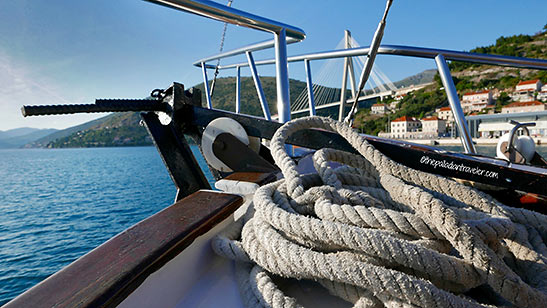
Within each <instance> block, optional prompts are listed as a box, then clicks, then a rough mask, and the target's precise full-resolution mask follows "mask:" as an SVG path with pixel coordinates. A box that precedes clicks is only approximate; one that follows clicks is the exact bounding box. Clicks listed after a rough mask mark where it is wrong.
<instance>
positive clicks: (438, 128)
mask: <svg viewBox="0 0 547 308" xmlns="http://www.w3.org/2000/svg"><path fill="white" fill-rule="evenodd" d="M420 121H421V122H422V132H424V133H433V134H437V135H438V134H444V133H445V132H446V121H445V120H443V119H439V117H436V116H432V117H427V118H423V119H421V120H420Z"/></svg>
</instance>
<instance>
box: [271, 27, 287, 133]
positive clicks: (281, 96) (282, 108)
mask: <svg viewBox="0 0 547 308" xmlns="http://www.w3.org/2000/svg"><path fill="white" fill-rule="evenodd" d="M274 48H275V78H276V84H277V114H278V119H279V122H280V123H285V122H288V121H289V120H290V119H291V101H290V94H289V68H288V62H287V36H286V32H285V29H281V31H279V33H276V34H275V45H274Z"/></svg>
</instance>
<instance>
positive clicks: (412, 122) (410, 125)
mask: <svg viewBox="0 0 547 308" xmlns="http://www.w3.org/2000/svg"><path fill="white" fill-rule="evenodd" d="M421 124H422V123H421V122H420V121H419V120H417V119H416V118H414V117H409V116H402V117H400V118H397V119H395V120H393V121H391V137H392V138H408V136H409V135H410V134H409V133H412V132H417V131H418V130H419V129H420V126H421Z"/></svg>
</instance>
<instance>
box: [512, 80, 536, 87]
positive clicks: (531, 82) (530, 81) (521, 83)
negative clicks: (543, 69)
mask: <svg viewBox="0 0 547 308" xmlns="http://www.w3.org/2000/svg"><path fill="white" fill-rule="evenodd" d="M538 81H539V79H534V80H526V81H521V82H519V83H518V84H517V86H523V85H525V84H535V83H537V82H538Z"/></svg>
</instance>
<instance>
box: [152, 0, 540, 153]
mask: <svg viewBox="0 0 547 308" xmlns="http://www.w3.org/2000/svg"><path fill="white" fill-rule="evenodd" d="M146 1H149V2H153V3H157V4H161V5H164V6H168V7H171V8H174V9H178V10H182V11H185V12H190V13H193V14H197V15H200V16H204V17H208V18H212V19H215V20H219V21H223V22H227V23H231V24H236V25H240V26H244V27H248V28H252V29H257V30H261V31H266V32H270V33H273V34H274V39H273V41H264V42H259V43H255V44H252V45H248V46H245V47H241V48H238V49H234V50H231V51H226V52H223V53H220V54H217V55H214V56H211V57H207V58H203V59H201V60H198V61H196V62H195V63H194V65H196V66H200V67H201V68H202V72H203V79H204V82H205V86H206V96H207V105H208V107H209V108H212V102H211V97H210V93H209V90H208V79H207V69H208V68H216V66H213V65H208V64H207V62H209V61H211V60H216V59H222V58H227V57H232V56H235V55H239V54H246V56H247V62H243V63H234V64H229V65H220V66H218V69H233V68H235V69H236V70H237V81H236V111H239V109H240V108H239V106H240V102H239V97H240V93H239V92H240V90H239V89H240V86H239V84H240V69H241V67H246V66H249V67H250V68H251V73H252V76H253V79H254V82H255V86H256V89H257V94H258V96H259V98H260V101H261V105H262V109H263V112H264V117H265V118H267V119H270V118H271V116H270V112H269V109H268V104H267V102H266V98H265V96H264V92H263V89H262V86H261V84H260V79H259V78H258V73H257V69H256V66H259V65H268V64H275V67H276V87H277V109H278V114H279V121H280V122H286V121H288V120H289V119H290V117H291V112H290V100H289V77H288V71H287V64H288V63H289V62H299V61H302V62H304V65H305V69H306V76H307V78H306V81H307V85H308V93H309V94H308V98H309V105H310V110H315V103H314V98H313V91H312V90H311V87H312V80H311V71H310V65H309V63H310V61H312V60H321V59H332V58H348V57H355V56H363V55H367V54H369V52H370V48H369V47H362V48H348V49H343V50H329V51H323V52H316V53H309V54H304V55H299V56H293V57H287V48H286V45H287V43H291V42H295V41H301V40H303V39H304V38H305V33H304V31H303V30H301V29H299V28H297V27H293V26H290V25H287V24H284V23H280V22H277V21H274V20H270V19H267V18H264V17H261V16H257V15H253V14H250V13H247V12H244V11H240V10H237V9H234V8H231V7H228V6H224V5H221V4H218V3H215V2H211V1H207V0H201V1H190V0H146ZM272 46H273V47H274V50H275V59H270V60H262V61H254V58H253V56H252V52H253V51H257V50H262V49H266V48H270V47H272ZM378 54H383V55H397V56H406V57H419V58H430V59H434V60H435V63H436V65H437V69H438V70H439V74H440V76H441V80H442V82H443V85H444V88H445V90H446V93H447V96H448V101H449V103H450V107H451V109H452V113H453V114H454V119H455V122H456V123H457V125H458V129H459V131H460V136H461V139H462V144H463V146H464V149H465V151H466V152H467V153H475V152H476V151H475V147H474V145H473V141H472V139H471V135H470V133H469V129H468V127H467V123H466V121H465V117H464V114H463V110H462V108H461V104H460V101H459V98H458V93H457V92H456V87H455V85H454V81H453V80H452V76H451V74H450V70H449V68H448V65H447V62H446V61H447V60H453V61H464V62H470V63H479V64H490V65H501V66H510V67H517V68H531V69H542V70H547V60H541V59H529V58H519V57H509V56H499V55H486V54H476V53H469V52H461V51H452V50H444V49H432V48H421V47H411V46H398V45H382V46H380V47H379V49H378ZM312 114H314V112H313V113H312Z"/></svg>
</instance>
